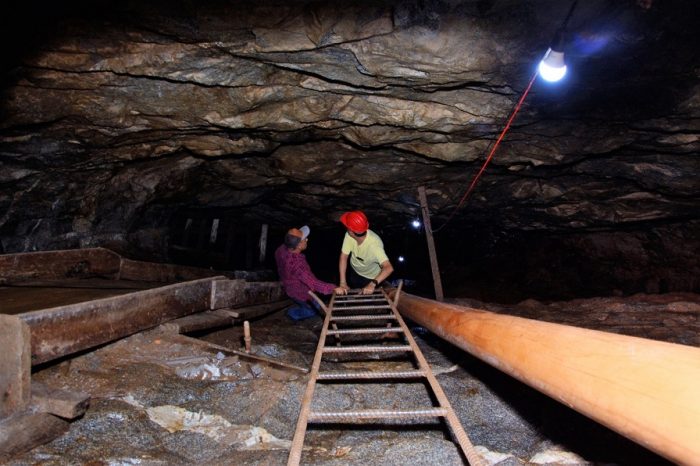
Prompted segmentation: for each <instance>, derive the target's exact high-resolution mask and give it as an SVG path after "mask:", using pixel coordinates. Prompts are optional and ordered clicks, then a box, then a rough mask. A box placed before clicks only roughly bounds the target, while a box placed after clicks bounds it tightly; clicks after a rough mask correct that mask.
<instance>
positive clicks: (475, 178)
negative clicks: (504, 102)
mask: <svg viewBox="0 0 700 466" xmlns="http://www.w3.org/2000/svg"><path fill="white" fill-rule="evenodd" d="M537 73H538V72H537V71H535V74H533V75H532V78H531V79H530V83H529V84H528V85H527V88H525V92H523V95H522V96H521V97H520V100H519V101H518V103H517V104H516V105H515V108H514V109H513V112H512V113H511V114H510V117H509V118H508V121H507V122H506V126H505V128H503V131H501V134H500V135H499V136H498V139H496V143H495V144H494V145H493V147H492V148H491V152H490V153H489V156H488V157H486V161H485V162H484V164H483V165H482V166H481V169H480V170H479V173H477V174H476V176H475V177H474V179H473V180H472V183H471V185H469V189H467V192H466V193H464V196H462V199H461V200H460V201H459V204H457V207H455V209H454V210H453V211H452V214H450V216H449V218H448V219H447V220H446V221H445V223H443V224H442V225H441V226H440V228H437V229H434V230H433V233H437V232H438V231H440V230H442V229H443V228H445V225H447V224H448V223H449V222H450V220H452V217H454V216H455V214H456V213H457V211H458V210H459V208H460V207H462V204H464V201H465V200H466V199H467V196H469V194H470V193H471V192H472V190H473V189H474V186H476V182H477V181H479V178H481V174H482V173H484V171H485V170H486V166H487V165H488V164H489V162H491V159H492V158H493V154H495V153H496V149H498V146H499V144H501V141H502V140H503V137H504V136H505V135H506V133H507V132H508V130H509V129H510V125H511V123H513V120H514V119H515V115H517V114H518V111H519V110H520V107H521V106H522V105H523V102H524V101H525V97H527V94H528V93H529V92H530V89H531V88H532V84H533V83H534V82H535V79H536V78H537Z"/></svg>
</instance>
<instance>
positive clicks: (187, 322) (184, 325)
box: [164, 310, 234, 333]
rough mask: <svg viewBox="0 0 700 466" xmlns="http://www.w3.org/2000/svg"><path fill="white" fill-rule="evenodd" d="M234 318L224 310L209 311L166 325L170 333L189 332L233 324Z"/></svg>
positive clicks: (172, 321)
mask: <svg viewBox="0 0 700 466" xmlns="http://www.w3.org/2000/svg"><path fill="white" fill-rule="evenodd" d="M233 319H234V318H233V317H232V316H231V315H230V314H228V313H227V312H223V311H222V310H216V311H207V312H200V313H197V314H192V315H189V316H186V317H181V318H179V319H175V320H171V321H170V322H168V323H166V324H165V325H164V327H165V330H167V331H168V333H189V332H196V331H198V330H206V329H209V328H214V327H223V326H224V325H231V324H232V323H233Z"/></svg>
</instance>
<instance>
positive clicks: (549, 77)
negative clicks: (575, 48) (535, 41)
mask: <svg viewBox="0 0 700 466" xmlns="http://www.w3.org/2000/svg"><path fill="white" fill-rule="evenodd" d="M538 70H539V73H540V76H542V79H544V80H545V81H549V82H557V81H559V80H560V79H561V78H563V77H564V76H565V75H566V63H564V52H559V51H556V50H552V49H551V48H550V49H548V50H547V53H546V54H545V55H544V58H543V59H542V61H541V62H540V65H539V67H538Z"/></svg>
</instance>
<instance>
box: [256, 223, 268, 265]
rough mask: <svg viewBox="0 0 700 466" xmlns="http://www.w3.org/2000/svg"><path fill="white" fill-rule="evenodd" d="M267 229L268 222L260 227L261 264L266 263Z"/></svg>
mask: <svg viewBox="0 0 700 466" xmlns="http://www.w3.org/2000/svg"><path fill="white" fill-rule="evenodd" d="M267 230H268V226H267V223H263V225H262V228H261V229H260V257H259V261H258V262H260V264H264V263H265V256H266V255H267Z"/></svg>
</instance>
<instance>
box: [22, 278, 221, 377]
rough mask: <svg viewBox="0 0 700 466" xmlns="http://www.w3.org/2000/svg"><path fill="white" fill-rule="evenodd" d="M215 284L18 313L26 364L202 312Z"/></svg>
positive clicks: (208, 282) (178, 286)
mask: <svg viewBox="0 0 700 466" xmlns="http://www.w3.org/2000/svg"><path fill="white" fill-rule="evenodd" d="M218 278H221V277H218ZM216 279H217V278H216V277H214V278H205V279H201V280H195V281H191V282H185V283H178V284H175V285H169V286H164V287H161V288H154V289H151V290H145V291H139V292H135V293H129V294H125V295H122V296H114V297H111V298H105V299H98V300H95V301H90V302H86V303H78V304H72V305H68V306H61V307H56V308H53V309H45V310H41V311H34V312H27V313H24V314H19V315H18V316H17V317H19V318H21V319H22V320H23V321H24V322H26V323H27V324H28V325H29V328H30V329H31V341H32V350H31V354H32V365H35V364H39V363H43V362H47V361H51V360H52V359H56V358H58V357H61V356H65V355H68V354H72V353H75V352H77V351H81V350H84V349H88V348H92V347H94V346H97V345H100V344H103V343H108V342H110V341H114V340H116V339H118V338H123V337H125V336H128V335H131V334H133V333H136V332H140V331H142V330H146V329H149V328H152V327H155V326H157V325H160V324H162V323H164V322H167V321H169V320H173V319H177V318H178V317H183V316H186V315H189V314H193V313H195V312H200V311H204V310H208V309H210V304H211V296H212V291H211V290H212V282H213V281H215V280H216Z"/></svg>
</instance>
